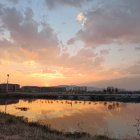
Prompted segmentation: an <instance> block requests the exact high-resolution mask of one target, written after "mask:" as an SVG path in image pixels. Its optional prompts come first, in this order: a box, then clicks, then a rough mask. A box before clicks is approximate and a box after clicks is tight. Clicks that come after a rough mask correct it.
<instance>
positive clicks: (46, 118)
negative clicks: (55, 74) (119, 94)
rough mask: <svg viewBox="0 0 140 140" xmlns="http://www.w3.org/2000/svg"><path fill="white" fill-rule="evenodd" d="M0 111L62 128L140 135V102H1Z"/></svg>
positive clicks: (99, 132)
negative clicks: (138, 122)
mask: <svg viewBox="0 0 140 140" xmlns="http://www.w3.org/2000/svg"><path fill="white" fill-rule="evenodd" d="M0 111H2V112H6V113H9V114H12V115H15V116H24V117H26V118H28V120H29V121H37V122H40V123H42V124H46V125H49V126H50V127H51V128H54V129H57V130H61V131H71V132H73V131H84V132H88V133H90V134H91V135H95V134H105V135H109V136H114V137H117V138H124V137H129V136H137V130H136V128H135V127H134V124H135V123H136V118H138V117H140V104H134V103H118V102H89V101H70V100H46V99H44V100H42V99H41V100H40V99H37V100H7V101H3V100H1V101H0Z"/></svg>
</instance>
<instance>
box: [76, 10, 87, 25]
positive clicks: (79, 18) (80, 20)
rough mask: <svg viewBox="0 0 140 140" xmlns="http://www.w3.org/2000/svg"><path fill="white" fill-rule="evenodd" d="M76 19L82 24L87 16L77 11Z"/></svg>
mask: <svg viewBox="0 0 140 140" xmlns="http://www.w3.org/2000/svg"><path fill="white" fill-rule="evenodd" d="M76 20H77V21H78V22H80V23H82V26H84V24H85V22H86V20H87V18H86V17H85V15H84V14H83V13H79V14H78V15H77V16H76Z"/></svg>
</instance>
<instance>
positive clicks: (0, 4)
mask: <svg viewBox="0 0 140 140" xmlns="http://www.w3.org/2000/svg"><path fill="white" fill-rule="evenodd" d="M139 23H140V0H133V1H132V0H117V1H116V0H0V83H4V82H6V75H7V74H10V79H9V82H10V83H19V84H20V85H22V86H23V85H37V86H55V85H87V86H97V87H106V86H117V87H118V88H125V89H140V84H139V83H140V24H139Z"/></svg>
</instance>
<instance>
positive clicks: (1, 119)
mask: <svg viewBox="0 0 140 140" xmlns="http://www.w3.org/2000/svg"><path fill="white" fill-rule="evenodd" d="M0 139H3V140H5V139H6V140H27V139H30V140H38V139H39V140H46V139H47V140H117V139H114V138H109V137H107V136H101V135H99V136H98V135H97V136H93V137H92V136H90V135H89V134H88V133H84V132H74V133H71V132H65V133H64V132H60V131H57V130H53V129H51V128H49V127H48V126H47V125H41V124H39V123H37V122H28V121H27V120H26V119H24V118H23V117H16V116H13V115H9V114H5V113H2V112H1V113H0Z"/></svg>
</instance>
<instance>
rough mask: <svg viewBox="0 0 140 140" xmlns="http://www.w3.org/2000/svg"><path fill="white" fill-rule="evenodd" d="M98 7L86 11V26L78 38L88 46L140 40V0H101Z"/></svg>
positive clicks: (78, 34)
mask: <svg viewBox="0 0 140 140" xmlns="http://www.w3.org/2000/svg"><path fill="white" fill-rule="evenodd" d="M99 2H100V3H99V4H98V5H97V6H96V8H95V7H94V8H92V9H90V10H89V11H87V12H86V13H84V15H85V17H86V22H85V24H84V28H83V29H81V30H80V31H79V32H78V33H77V37H76V39H78V40H79V39H80V40H82V41H83V42H84V43H85V44H86V46H90V47H97V46H99V45H102V44H111V43H114V42H117V43H119V42H121V43H139V42H140V28H139V23H140V14H139V13H140V1H139V0H134V1H132V0H117V1H115V0H111V1H109V0H107V1H103V0H100V1H99Z"/></svg>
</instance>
